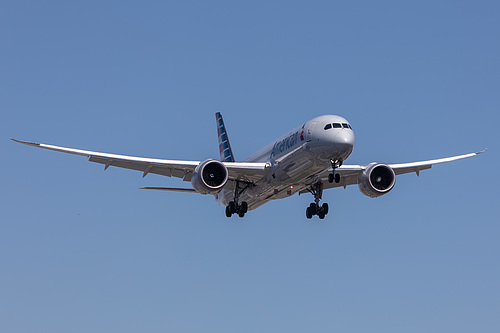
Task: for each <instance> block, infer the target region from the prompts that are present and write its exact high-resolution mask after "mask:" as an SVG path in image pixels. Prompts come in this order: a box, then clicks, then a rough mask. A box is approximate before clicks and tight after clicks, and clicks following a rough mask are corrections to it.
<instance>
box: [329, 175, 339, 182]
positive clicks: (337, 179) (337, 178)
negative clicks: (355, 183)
mask: <svg viewBox="0 0 500 333" xmlns="http://www.w3.org/2000/svg"><path fill="white" fill-rule="evenodd" d="M328 180H330V179H328ZM335 182H336V183H337V184H338V183H340V175H339V174H338V173H336V174H335ZM330 183H331V182H330Z"/></svg>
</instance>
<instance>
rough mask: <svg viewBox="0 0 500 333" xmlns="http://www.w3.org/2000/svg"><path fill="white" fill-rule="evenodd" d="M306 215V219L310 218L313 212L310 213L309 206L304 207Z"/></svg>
mask: <svg viewBox="0 0 500 333" xmlns="http://www.w3.org/2000/svg"><path fill="white" fill-rule="evenodd" d="M306 217H307V218H308V219H312V217H313V214H312V213H311V207H307V208H306Z"/></svg>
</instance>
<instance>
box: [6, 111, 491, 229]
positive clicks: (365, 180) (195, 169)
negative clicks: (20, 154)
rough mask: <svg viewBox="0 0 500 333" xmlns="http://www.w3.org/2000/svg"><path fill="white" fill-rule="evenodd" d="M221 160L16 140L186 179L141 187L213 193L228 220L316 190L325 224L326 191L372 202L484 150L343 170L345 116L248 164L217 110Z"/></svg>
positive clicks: (315, 206)
mask: <svg viewBox="0 0 500 333" xmlns="http://www.w3.org/2000/svg"><path fill="white" fill-rule="evenodd" d="M215 115H216V122H217V133H218V139H219V152H220V161H218V160H215V159H209V160H205V161H180V160H165V159H154V158H143V157H133V156H125V155H117V154H108V153H100V152H94V151H87V150H81V149H73V148H65V147H59V146H53V145H48V144H43V143H34V142H27V141H20V140H14V139H12V140H14V141H16V142H19V143H23V144H27V145H30V146H35V147H39V148H44V149H49V150H55V151H59V152H64V153H69V154H75V155H82V156H86V157H87V158H88V159H89V161H91V162H95V163H100V164H104V169H105V170H106V169H108V167H110V166H113V167H120V168H126V169H132V170H137V171H141V172H142V173H143V177H145V176H146V175H147V174H149V173H153V174H159V175H164V176H168V177H177V178H182V179H183V180H184V181H187V182H190V183H191V185H192V187H191V188H172V187H144V188H143V189H150V190H164V191H176V192H192V193H201V194H210V195H214V196H215V199H216V200H217V202H218V203H219V204H221V205H222V206H224V207H225V212H226V216H227V217H230V216H232V215H233V214H237V215H239V216H240V217H243V216H245V214H246V213H247V211H249V210H253V209H256V208H258V207H260V206H262V205H263V204H265V203H267V202H269V201H271V200H274V199H282V198H287V197H290V196H292V195H294V194H295V193H299V194H303V193H311V194H312V195H313V197H314V202H312V203H311V204H310V205H309V206H308V207H307V208H306V217H307V218H312V216H314V215H317V216H318V217H319V218H320V219H323V218H324V217H325V215H326V214H327V213H328V204H327V203H323V204H320V200H321V198H322V194H323V190H325V189H329V188H335V187H344V188H345V187H346V186H348V185H355V184H357V185H358V186H359V189H360V191H361V193H363V194H364V195H366V196H369V197H372V198H374V197H379V196H381V195H384V194H387V193H388V192H389V191H390V190H392V188H393V187H394V185H395V182H396V175H400V174H404V173H411V172H415V173H416V174H417V175H419V173H420V171H422V170H425V169H430V168H431V167H432V165H434V164H439V163H444V162H451V161H456V160H459V159H463V158H467V157H472V156H476V155H478V154H480V153H482V152H484V150H483V151H481V152H477V153H470V154H464V155H459V156H453V157H447V158H441V159H435V160H428V161H420V162H411V163H399V164H381V163H370V164H367V165H346V164H344V161H345V160H346V159H347V158H348V157H349V155H350V154H351V153H352V150H353V148H354V131H353V129H352V127H351V125H350V124H349V122H348V121H347V120H346V119H345V118H343V117H340V116H336V115H324V116H319V117H316V118H314V119H311V120H309V121H307V122H306V123H304V124H303V125H302V126H299V127H297V128H295V129H293V130H292V131H291V132H289V133H288V134H286V135H284V136H282V137H281V138H279V139H277V140H276V141H274V142H272V143H271V144H269V145H267V146H266V147H264V148H262V149H261V150H259V151H258V152H256V153H255V154H253V155H252V156H250V157H248V158H247V159H245V160H243V161H241V162H236V161H235V159H234V155H233V152H232V149H231V146H230V144H229V138H228V135H227V131H226V128H225V125H224V121H223V119H222V115H221V114H220V113H218V112H217V113H216V114H215Z"/></svg>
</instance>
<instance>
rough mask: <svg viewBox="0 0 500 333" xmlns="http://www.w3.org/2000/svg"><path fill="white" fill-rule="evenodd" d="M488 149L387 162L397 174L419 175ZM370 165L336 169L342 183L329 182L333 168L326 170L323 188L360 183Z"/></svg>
mask: <svg viewBox="0 0 500 333" xmlns="http://www.w3.org/2000/svg"><path fill="white" fill-rule="evenodd" d="M485 151H486V149H485V150H482V151H480V152H477V153H470V154H464V155H458V156H452V157H445V158H439V159H435V160H428V161H419V162H410V163H398V164H387V165H388V166H389V167H391V168H392V169H393V170H394V173H395V174H396V175H402V174H405V173H411V172H415V173H416V174H417V176H418V175H419V174H420V171H422V170H426V169H430V168H431V167H432V166H433V165H434V164H440V163H446V162H453V161H457V160H461V159H464V158H468V157H473V156H476V155H479V154H482V153H484V152H485ZM367 167H368V165H342V166H341V167H340V168H337V169H335V173H338V174H340V183H335V182H333V183H329V182H328V174H329V173H331V170H329V171H325V172H323V173H321V174H320V179H321V181H322V182H323V188H324V189H327V188H334V187H341V186H342V187H346V186H347V185H354V184H357V183H358V176H359V175H360V174H361V173H362V172H363V171H364V170H365V169H366V168H367Z"/></svg>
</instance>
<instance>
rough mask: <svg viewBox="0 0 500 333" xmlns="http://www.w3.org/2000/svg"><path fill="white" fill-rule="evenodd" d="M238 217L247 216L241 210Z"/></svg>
mask: <svg viewBox="0 0 500 333" xmlns="http://www.w3.org/2000/svg"><path fill="white" fill-rule="evenodd" d="M238 216H239V217H244V216H245V212H244V211H243V210H241V209H240V211H239V212H238Z"/></svg>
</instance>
